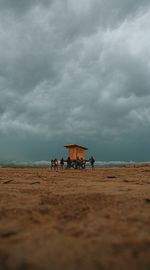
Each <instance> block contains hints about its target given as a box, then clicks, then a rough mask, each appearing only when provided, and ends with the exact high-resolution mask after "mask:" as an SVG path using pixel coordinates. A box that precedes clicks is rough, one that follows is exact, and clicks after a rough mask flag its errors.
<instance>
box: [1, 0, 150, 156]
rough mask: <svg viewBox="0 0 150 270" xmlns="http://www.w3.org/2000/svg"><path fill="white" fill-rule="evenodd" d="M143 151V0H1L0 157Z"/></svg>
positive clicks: (146, 29)
mask: <svg viewBox="0 0 150 270" xmlns="http://www.w3.org/2000/svg"><path fill="white" fill-rule="evenodd" d="M67 143H75V144H79V145H83V146H85V147H88V149H89V150H88V152H87V157H88V156H90V155H93V156H94V157H95V159H97V160H107V161H109V160H124V161H131V160H133V161H150V1H149V0H142V1H141V0H132V1H131V0H126V1H125V0H80V1H77V0H43V1H42V0H41V1H40V0H34V1H33V0H13V1H12V0H0V161H4V160H7V161H8V160H18V161H25V160H26V161H27V160H32V161H34V160H49V159H51V158H52V157H53V158H55V157H57V158H61V156H62V155H63V156H64V157H65V155H67V152H66V150H65V149H64V147H63V145H64V144H67Z"/></svg>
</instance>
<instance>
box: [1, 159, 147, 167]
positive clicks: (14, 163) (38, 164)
mask: <svg viewBox="0 0 150 270" xmlns="http://www.w3.org/2000/svg"><path fill="white" fill-rule="evenodd" d="M134 164H135V165H136V164H137V165H138V164H139V165H140V164H150V161H146V162H135V161H95V167H97V168H101V167H106V168H107V167H126V166H128V165H134ZM49 166H50V162H49V161H47V160H40V161H23V162H21V161H20V162H18V161H7V162H0V167H49ZM86 166H87V167H89V166H90V163H89V162H87V163H86Z"/></svg>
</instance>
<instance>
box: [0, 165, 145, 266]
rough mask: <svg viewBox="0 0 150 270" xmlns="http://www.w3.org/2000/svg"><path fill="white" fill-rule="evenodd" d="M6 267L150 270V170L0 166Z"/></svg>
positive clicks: (0, 241) (0, 235) (1, 259)
mask: <svg viewBox="0 0 150 270" xmlns="http://www.w3.org/2000/svg"><path fill="white" fill-rule="evenodd" d="M3 269H4V270H9V269H10V270H16V269H17V270H24V269H26V270H28V269H29V270H30V269H33V270H34V269H36V270H48V269H53V270H55V269H56V270H57V269H58V270H59V269H61V270H63V269H66V270H76V269H79V270H80V269H82V270H84V269H85V270H90V269H93V270H98V269H103V270H108V269H112V270H113V269H118V270H120V269H121V270H126V269H128V270H129V269H132V270H134V269H135V270H138V269H140V270H148V269H150V165H143V166H127V167H120V168H119V167H118V168H117V167H112V168H96V169H93V170H92V169H91V168H88V169H85V170H84V169H82V170H73V169H70V170H66V169H64V170H60V169H59V170H58V171H55V170H51V169H50V168H0V270H3Z"/></svg>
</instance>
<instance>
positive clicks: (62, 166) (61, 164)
mask: <svg viewBox="0 0 150 270" xmlns="http://www.w3.org/2000/svg"><path fill="white" fill-rule="evenodd" d="M60 167H61V169H63V168H64V159H63V157H62V159H61V160H60Z"/></svg>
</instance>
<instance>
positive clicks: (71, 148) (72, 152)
mask: <svg viewBox="0 0 150 270" xmlns="http://www.w3.org/2000/svg"><path fill="white" fill-rule="evenodd" d="M64 147H66V148H68V157H70V159H71V160H77V159H78V158H79V159H81V158H82V159H83V160H86V150H88V148H86V147H84V146H80V145H77V144H66V145H64Z"/></svg>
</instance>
